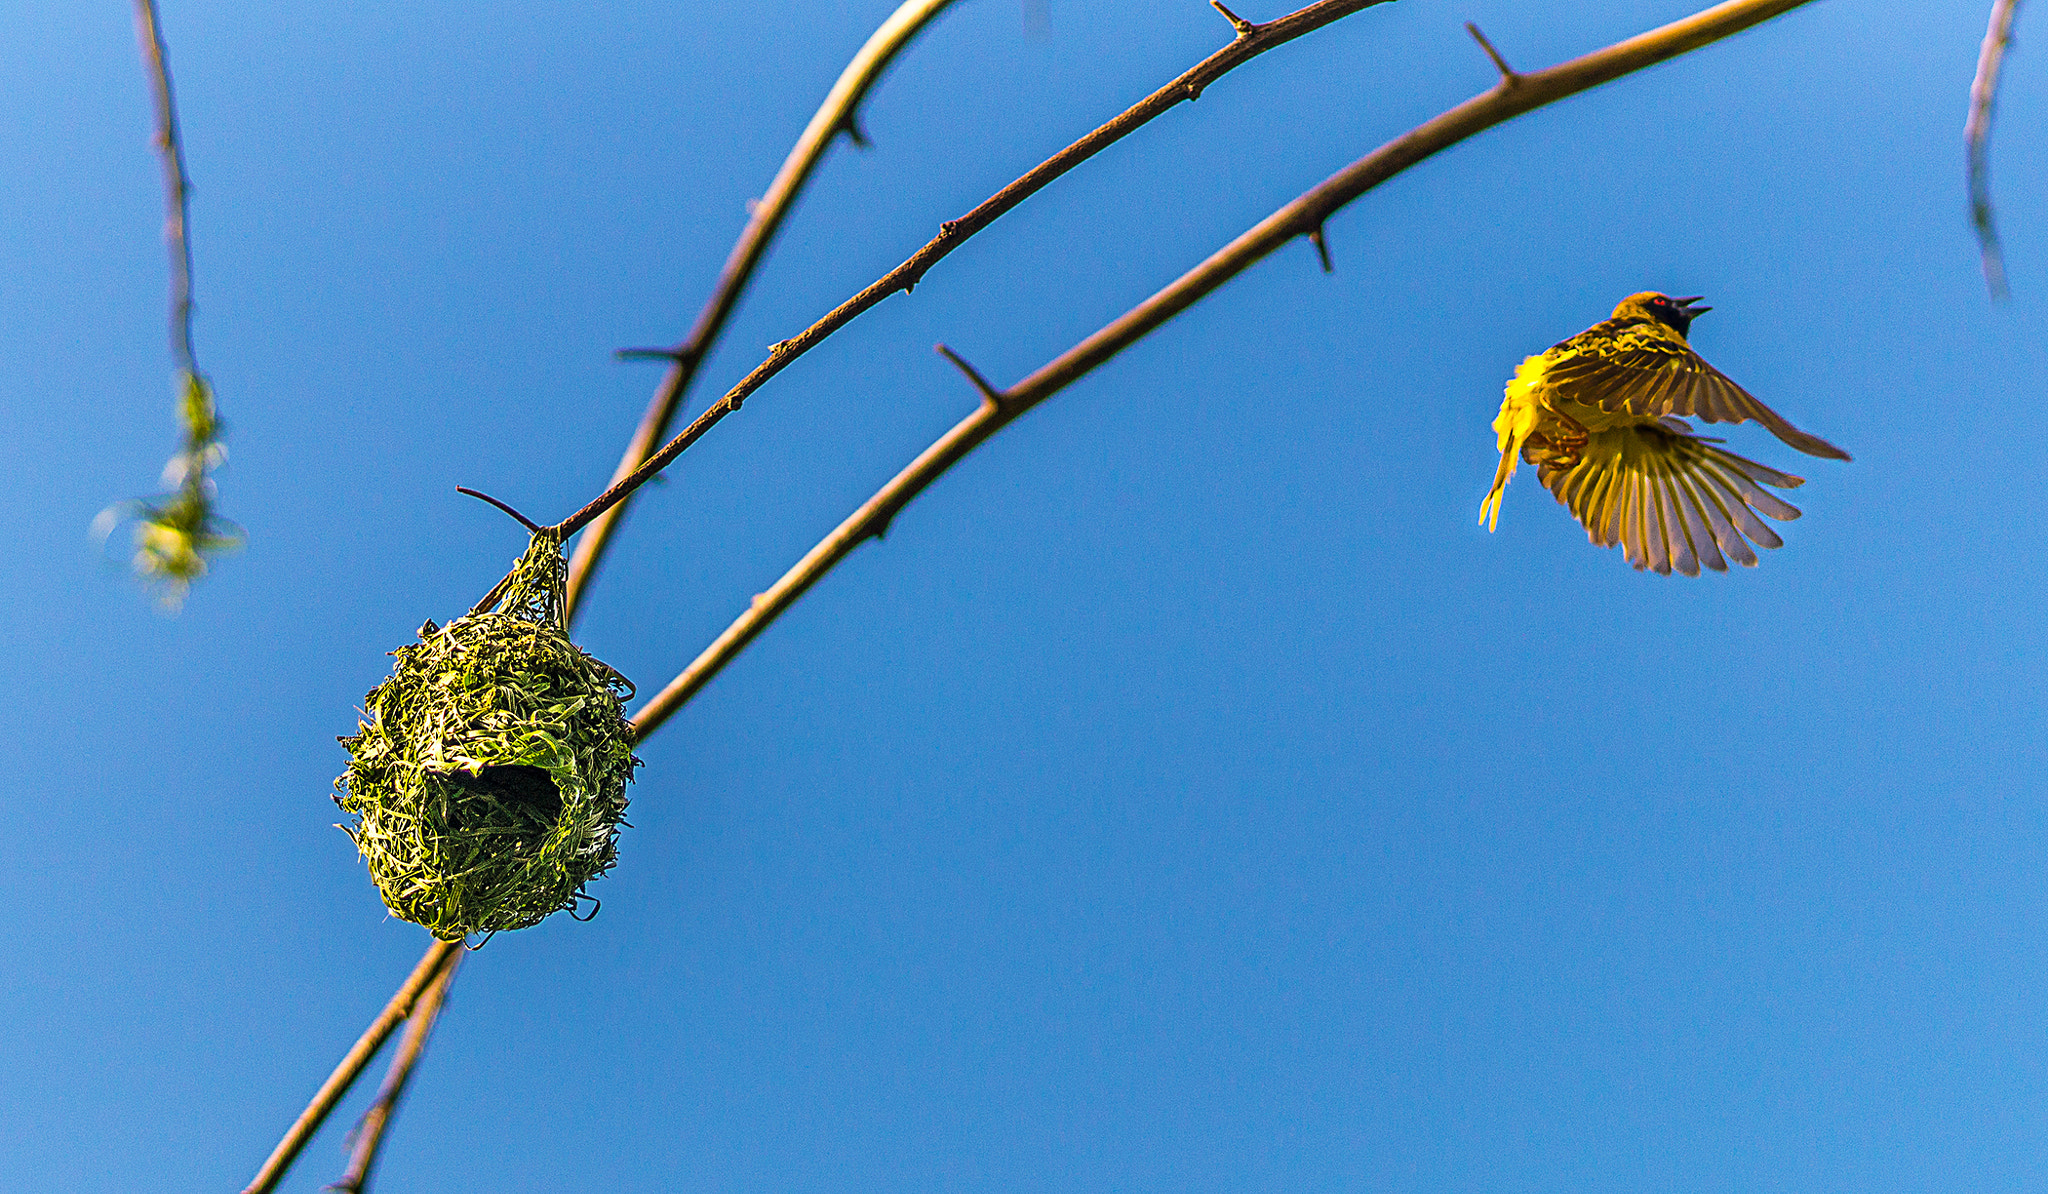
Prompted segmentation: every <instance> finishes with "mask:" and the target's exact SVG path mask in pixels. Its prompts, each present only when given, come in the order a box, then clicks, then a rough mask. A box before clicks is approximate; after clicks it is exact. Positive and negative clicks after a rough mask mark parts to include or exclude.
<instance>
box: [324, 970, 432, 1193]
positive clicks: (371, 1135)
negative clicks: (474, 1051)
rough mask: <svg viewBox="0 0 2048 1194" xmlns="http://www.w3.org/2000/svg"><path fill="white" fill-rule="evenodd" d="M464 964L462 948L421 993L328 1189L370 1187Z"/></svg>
mask: <svg viewBox="0 0 2048 1194" xmlns="http://www.w3.org/2000/svg"><path fill="white" fill-rule="evenodd" d="M461 966H462V951H461V950H457V951H456V953H455V957H454V958H453V960H451V961H450V962H449V963H448V966H447V968H446V969H445V970H443V971H441V976H440V977H439V978H437V979H435V980H434V985H433V986H431V987H428V988H427V991H426V994H424V995H422V996H420V1001H419V1004H418V1005H417V1006H416V1007H414V1008H413V1009H412V1017H411V1018H410V1019H409V1020H407V1021H406V1025H405V1036H404V1038H403V1039H401V1040H400V1041H399V1042H398V1052H397V1053H396V1054H395V1055H394V1056H393V1057H392V1058H391V1069H390V1070H389V1071H387V1072H386V1073H385V1075H384V1085H383V1086H381V1087H379V1088H378V1089H377V1099H376V1101H375V1102H373V1103H371V1104H370V1109H369V1110H368V1111H365V1112H363V1118H362V1119H361V1120H359V1121H357V1123H356V1132H355V1141H354V1143H353V1145H352V1146H351V1148H350V1150H349V1156H348V1168H347V1169H345V1170H343V1171H342V1175H341V1177H340V1178H338V1179H336V1181H335V1182H334V1184H333V1185H331V1186H328V1187H327V1188H328V1189H330V1190H338V1191H341V1192H342V1194H363V1191H364V1190H365V1189H367V1188H369V1184H370V1171H371V1169H373V1168H374V1167H375V1166H376V1164H377V1149H378V1146H379V1145H381V1144H382V1143H383V1142H384V1130H385V1129H386V1128H388V1127H390V1126H391V1120H392V1117H393V1116H395V1115H397V1114H398V1101H399V1100H400V1099H402V1098H404V1097H405V1088H406V1085H407V1084H408V1083H410V1082H411V1081H412V1075H413V1070H414V1068H415V1067H417V1066H418V1065H419V1060H420V1054H421V1053H422V1052H423V1051H424V1050H425V1049H426V1047H427V1038H428V1037H429V1036H431V1035H432V1034H433V1031H434V1021H435V1020H436V1019H438V1018H439V1017H440V1015H441V1004H442V1001H444V1000H446V999H447V998H448V988H449V987H450V986H451V985H453V984H454V982H455V972H456V971H457V970H458V969H460V968H461Z"/></svg>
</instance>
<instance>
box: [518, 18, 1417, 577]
mask: <svg viewBox="0 0 2048 1194" xmlns="http://www.w3.org/2000/svg"><path fill="white" fill-rule="evenodd" d="M1387 2H1388V0H1321V2H1320V3H1317V4H1311V5H1309V6H1308V7H1307V8H1304V9H1301V10H1300V11H1299V12H1294V13H1289V14H1288V15H1287V16H1284V17H1280V18H1279V19H1277V20H1272V21H1268V22H1266V23H1265V24H1263V25H1251V24H1250V22H1245V26H1249V28H1248V29H1247V28H1245V27H1244V26H1240V25H1238V21H1241V20H1242V18H1238V21H1233V22H1232V26H1233V27H1234V28H1236V29H1237V36H1236V37H1235V38H1234V39H1233V40H1232V41H1231V43H1230V44H1229V45H1227V46H1225V47H1223V48H1222V49H1220V50H1218V51H1216V52H1215V53H1214V54H1211V55H1209V56H1208V57H1207V58H1204V59H1202V61H1200V62H1199V63H1196V64H1195V66H1193V67H1192V68H1190V69H1189V70H1188V71H1186V72H1185V73H1183V74H1182V75H1181V76H1180V77H1179V78H1177V79H1175V80H1174V81H1173V82H1171V83H1168V84H1167V85H1166V86H1164V87H1162V88H1160V89H1159V90H1157V91H1155V92H1153V93H1152V94H1151V95H1148V96H1146V97H1145V98H1144V99H1142V100H1139V101H1138V102H1137V103H1136V104H1133V105H1132V106H1131V107H1129V108H1127V109H1125V110H1124V111H1123V113H1122V114H1120V115H1119V116H1117V117H1116V118H1115V119H1114V120H1111V121H1110V122H1109V123H1108V124H1105V125H1103V126H1102V127H1100V128H1098V129H1096V130H1095V131H1094V132H1092V133H1089V134H1088V135H1087V136H1085V137H1083V138H1081V139H1080V140H1079V141H1076V142H1074V143H1073V144H1072V145H1069V146H1067V147H1066V148H1065V149H1062V150H1060V151H1059V152H1058V153H1056V154H1054V155H1052V156H1051V157H1049V158H1047V159H1046V160H1045V161H1043V162H1041V163H1039V165H1038V166H1037V167H1035V168H1034V169H1032V170H1031V171H1030V172H1029V173H1027V174H1025V175H1024V176H1023V177H1022V178H1019V179H1018V180H1017V181H1015V182H1013V183H1011V184H1010V185H1009V186H1006V187H1004V188H1003V189H1002V190H1000V191H997V192H996V193H995V194H994V195H992V196H990V197H989V198H988V199H986V200H984V201H983V202H982V204H981V206H979V207H977V208H975V209H974V210H973V211H970V212H968V213H967V214H966V215H964V216H961V217H960V218H959V219H957V220H947V221H946V222H945V223H943V224H941V225H939V234H938V235H937V236H935V237H933V238H932V239H931V240H929V241H927V242H925V246H924V247H923V248H921V249H919V250H918V251H917V252H915V253H913V254H911V256H910V257H909V259H908V260H906V261H904V262H903V264H901V265H899V266H897V267H896V268H895V269H892V270H890V271H889V272H888V273H887V274H884V275H883V276H882V277H881V278H880V279H878V280H877V281H876V282H875V283H874V284H872V285H870V286H869V287H868V288H867V289H866V290H863V291H861V292H860V293H859V294H856V295H854V296H853V297H852V298H850V299H847V300H846V301H845V302H843V303H841V304H839V306H837V307H835V308H833V309H832V311H831V312H829V313H828V314H827V315H826V316H825V317H824V318H823V319H820V320H819V321H818V322H816V323H814V324H812V325H811V326H810V327H808V328H805V329H804V330H803V331H801V332H799V333H797V334H796V335H795V336H792V337H790V338H789V339H787V340H784V341H782V342H780V343H778V344H776V345H774V346H773V347H771V348H770V349H769V350H768V359H767V360H765V361H763V362H761V363H760V364H759V365H756V366H755V367H754V371H753V372H751V373H749V374H747V375H746V376H745V377H744V378H742V379H740V382H739V384H738V385H736V386H734V387H733V388H732V389H730V390H728V391H726V394H725V397H723V398H721V399H719V400H718V401H717V402H714V403H712V404H711V406H710V407H709V408H707V409H706V410H705V411H704V413H703V414H700V415H698V416H697V418H696V419H695V420H694V421H693V422H691V424H690V425H689V426H688V427H686V428H684V429H683V432H682V434H680V435H678V436H676V437H675V438H674V439H672V440H670V441H669V442H668V443H667V444H665V445H663V446H662V449H661V450H660V451H659V452H656V453H654V454H653V455H651V456H649V457H648V458H647V459H646V460H645V461H644V462H643V463H642V464H641V465H640V466H639V467H638V468H636V469H634V470H633V471H632V472H630V473H628V474H626V475H625V476H623V477H621V478H620V479H619V480H617V481H616V482H614V483H613V484H612V486H611V488H609V489H607V490H605V491H604V492H603V493H602V494H600V495H598V497H597V498H596V499H594V500H593V501H591V503H590V504H589V505H587V506H585V507H583V508H582V509H581V510H578V511H577V512H576V513H574V514H571V515H570V516H569V517H567V518H565V519H563V520H562V521H561V522H559V523H557V524H556V527H557V529H559V530H560V531H561V532H562V537H563V538H564V539H566V538H568V537H569V536H570V535H573V534H575V533H576V532H577V531H579V530H581V529H582V528H583V527H585V526H586V525H588V524H589V523H591V522H592V521H594V520H595V519H597V518H598V517H600V516H601V515H603V514H604V513H605V511H607V510H610V509H611V508H612V507H614V506H616V505H618V504H619V503H620V502H622V501H624V500H626V497H627V496H628V495H630V494H631V493H632V492H633V491H634V490H635V489H638V488H639V487H640V486H641V485H643V484H645V483H646V482H647V481H648V479H649V478H651V477H653V476H654V475H655V474H657V473H659V472H660V471H661V470H662V469H664V468H667V467H668V465H669V463H670V462H671V461H673V460H674V459H675V458H676V457H677V456H680V455H681V454H682V453H683V451H684V450H685V449H687V448H688V447H689V446H690V445H691V444H694V443H696V442H697V440H698V439H700V438H702V437H703V435H704V433H705V432H707V431H709V430H711V429H712V428H713V427H715V426H717V425H718V423H719V421H720V420H722V419H724V418H725V416H727V415H729V414H731V413H733V412H734V411H736V410H738V409H739V408H740V406H741V405H742V404H744V403H745V402H746V400H747V398H748V397H749V396H750V395H752V394H753V393H754V391H756V390H758V389H760V388H761V387H762V386H763V385H765V384H767V381H768V379H769V378H771V377H774V376H775V375H776V374H777V373H780V372H782V370H783V369H784V368H786V367H787V366H788V365H789V364H790V363H791V362H792V361H794V360H796V359H797V358H798V357H800V356H802V355H804V354H805V353H807V352H809V351H810V350H811V349H813V348H815V347H817V346H818V345H819V344H820V343H822V342H823V341H824V340H825V338H826V337H827V336H830V335H831V334H832V333H834V332H836V331H838V330H839V329H840V328H842V327H845V326H846V325H847V324H848V323H851V322H852V321H853V320H854V319H855V318H857V317H858V316H859V315H861V313H863V312H865V311H867V310H868V309H869V308H871V307H873V306H875V305H876V304H877V303H879V302H881V301H882V300H883V299H885V298H888V297H889V296H890V295H892V294H895V293H896V292H897V291H902V292H904V293H906V294H907V293H909V292H910V290H911V289H912V288H914V287H915V286H916V285H917V283H918V281H919V280H920V279H922V278H923V277H924V275H925V271H927V270H929V269H931V267H932V266H934V265H936V264H938V262H939V261H940V260H941V259H942V258H944V257H945V256H946V255H947V254H948V253H951V252H952V251H953V250H954V249H957V248H959V247H960V246H961V245H962V244H963V243H965V242H966V241H967V239H968V238H969V237H971V236H973V235H974V234H975V233H977V232H980V231H981V230H982V229H984V228H986V227H988V226H989V225H990V224H993V223H995V221H996V220H997V219H998V218H1000V217H1001V216H1002V215H1003V214H1004V213H1005V212H1008V211H1009V210H1010V209H1011V208H1013V207H1016V206H1017V205H1018V204H1019V203H1022V202H1023V201H1024V200H1025V199H1027V198H1029V197H1030V196H1032V195H1034V194H1036V193H1037V192H1038V191H1040V190H1042V189H1043V188H1044V187H1045V186H1046V184H1048V183H1050V182H1052V180H1054V179H1056V178H1058V177H1059V176H1060V175H1062V174H1065V173H1066V172H1067V171H1069V170H1071V169H1073V168H1074V167H1075V166H1078V165H1080V164H1081V163H1082V162H1085V161H1087V160H1088V159H1089V158H1091V157H1094V156H1095V155H1096V154H1098V153H1100V152H1102V151H1103V150H1104V149H1107V148H1108V147H1109V146H1111V145H1114V144H1116V143H1117V142H1118V141H1120V140H1122V139H1123V138H1125V137H1126V136H1129V135H1130V134H1131V133H1133V132H1135V131H1137V130H1138V129H1139V128H1141V127H1143V126H1144V125H1145V124H1146V123H1148V122H1150V121H1151V120H1152V118H1153V117H1155V116H1158V115H1159V114H1160V113H1162V112H1164V111H1166V110H1167V109H1168V108H1171V107H1173V106H1174V105H1176V104H1179V103H1181V102H1183V101H1187V100H1193V99H1197V98H1199V97H1200V96H1201V94H1202V91H1203V89H1204V88H1206V87H1208V86H1209V84H1211V83H1213V82H1215V81H1216V80H1217V79H1219V78H1221V77H1223V76H1224V75H1226V74H1228V73H1229V72H1230V71H1231V70H1232V69H1233V68H1235V67H1237V66H1240V65H1242V64H1243V63H1245V62H1248V61H1250V60H1251V59H1253V58H1256V57H1258V56H1259V55H1260V54H1263V53H1265V52H1266V51H1267V50H1270V49H1272V48H1273V47H1274V46H1278V45H1283V44H1285V43H1287V42H1290V41H1293V40H1294V39H1295V38H1297V37H1300V36H1302V35H1303V34H1305V33H1312V32H1314V31H1315V30H1317V29H1320V28H1322V27H1323V26H1325V25H1327V24H1329V23H1330V22H1332V21H1335V20H1337V19H1339V18H1340V17H1346V16H1349V15H1350V14H1352V13H1354V12H1357V11H1359V10H1360V9H1365V8H1371V7H1373V6H1374V5H1376V4H1385V3H1387Z"/></svg>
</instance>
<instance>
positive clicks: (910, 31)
mask: <svg viewBox="0 0 2048 1194" xmlns="http://www.w3.org/2000/svg"><path fill="white" fill-rule="evenodd" d="M953 2H954V0H905V3H904V4H903V5H902V6H901V7H899V8H898V9H897V10H896V11H895V13H893V14H892V15H891V16H890V17H889V19H888V20H886V21H884V22H882V25H881V27H880V28H878V29H876V30H875V32H874V33H873V35H871V36H870V37H869V38H868V40H867V42H866V44H864V45H862V46H861V48H860V52H859V53H857V54H855V55H854V56H853V61H851V62H849V63H847V64H846V69H845V70H844V71H841V72H840V74H839V81H838V82H836V83H834V84H833V85H832V90H831V91H830V92H828V93H826V95H825V102H824V103H823V104H820V105H819V107H818V111H817V114H816V115H814V116H812V117H811V122H810V124H809V125H807V126H805V128H804V131H803V135H802V136H800V137H798V138H797V142H796V145H795V146H794V147H793V148H791V149H790V151H789V156H788V157H787V158H785V159H783V163H782V169H780V170H778V171H776V174H775V181H773V182H771V183H769V184H768V193H767V194H766V195H764V196H762V198H761V201H760V202H759V203H756V204H754V205H753V208H752V213H751V215H750V216H749V218H748V220H747V227H746V230H745V231H743V232H741V233H740V238H739V240H738V241H737V242H735V243H734V244H733V247H732V252H731V253H729V254H727V256H726V259H725V267H724V268H723V269H722V270H720V271H719V274H718V286H717V287H716V288H715V289H714V290H713V291H712V292H711V297H710V298H709V299H708V300H706V301H705V303H704V309H703V310H702V311H701V312H699V313H698V315H697V322H696V324H695V325H693V326H692V327H691V328H690V334H689V335H688V336H687V337H685V338H684V339H683V342H682V343H681V344H678V345H676V346H675V347H674V348H672V349H662V350H655V351H648V350H635V349H629V350H626V351H625V352H623V353H621V354H620V355H621V356H622V357H625V358H627V359H632V358H634V357H649V356H652V357H658V358H666V359H667V360H668V362H669V366H668V371H667V373H666V374H665V375H663V377H662V379H661V385H660V386H659V387H658V388H657V389H656V390H655V391H654V397H653V398H652V399H650V400H649V401H648V403H647V413H646V414H644V415H642V416H640V426H639V427H638V428H636V429H635V430H634V432H633V439H632V442H631V443H629V444H627V446H626V454H625V456H624V457H622V458H621V459H620V461H619V467H618V470H617V472H615V473H614V474H613V476H612V480H613V482H614V483H616V482H618V481H620V480H623V479H624V478H626V477H628V476H630V475H632V472H633V470H634V469H636V468H638V467H639V466H640V463H641V462H642V461H644V460H646V459H647V455H648V453H650V452H652V451H654V446H655V445H656V444H658V443H660V442H661V437H662V436H663V435H665V434H667V432H668V425H669V423H670V422H671V421H672V420H674V418H675V415H676V411H677V409H678V408H680V407H681V406H682V403H683V396H684V394H685V393H686V392H687V391H688V390H689V388H690V382H691V381H692V380H693V379H694V378H695V377H696V375H697V367H698V366H699V365H701V364H703V363H704V358H705V357H707V356H709V355H710V354H711V346H712V344H713V343H714V342H716V341H717V339H718V335H719V333H720V332H722V331H724V330H725V323H726V320H727V319H728V318H730V317H731V315H732V312H733V309H734V308H735V307H737V306H738V305H739V301H740V295H741V293H743V292H744V291H745V290H746V287H747V283H748V281H749V280H751V279H752V277H753V274H754V267H755V266H757V265H759V264H760V262H761V256H762V254H764V253H766V252H767V251H768V243H769V242H770V241H771V240H773V239H774V237H775V233H776V230H777V229H778V228H780V227H781V226H782V220H783V217H784V216H786V215H788V214H789V210H790V208H791V207H792V206H794V205H795V203H796V199H797V196H798V194H800V193H801V192H802V191H803V188H804V184H805V183H806V182H808V181H809V180H810V177H811V173H812V171H813V170H815V169H816V168H817V166H818V163H819V162H820V161H821V160H823V158H824V156H825V150H826V149H828V148H829V147H830V146H831V144H832V139H833V138H834V137H836V136H838V135H839V134H840V133H842V132H843V133H845V134H846V135H847V138H848V139H849V140H851V141H852V142H853V143H854V144H855V145H858V146H861V147H863V148H865V147H866V145H867V137H866V136H865V135H864V134H863V133H862V132H861V131H860V124H859V121H858V109H859V107H860V102H861V100H862V99H864V98H866V96H867V93H868V90H869V89H870V88H872V87H873V86H874V85H875V82H876V81H877V80H879V79H880V78H881V77H882V71H883V70H884V69H885V68H886V67H887V66H888V65H889V63H890V62H891V61H893V60H894V59H895V57H896V55H897V53H898V52H899V51H901V50H902V49H903V48H904V47H905V46H908V45H909V44H910V41H911V39H912V38H914V37H916V36H917V35H918V33H919V31H921V30H922V29H923V28H924V27H925V26H926V25H928V24H930V23H931V21H932V19H933V18H934V17H937V16H938V15H939V13H941V12H943V11H944V10H945V9H946V8H947V7H948V6H949V5H951V4H952V3H953ZM625 514H626V508H625V503H624V501H623V500H622V501H621V502H620V503H619V504H618V506H616V507H615V508H613V509H611V510H609V511H607V512H606V513H605V514H604V515H603V516H602V517H600V518H598V519H596V521H594V522H592V523H591V525H590V533H589V534H587V535H585V536H583V538H581V539H579V540H577V543H576V552H575V554H574V555H573V556H572V557H571V558H570V560H569V590H568V592H569V596H568V603H567V612H568V616H569V619H570V621H571V623H572V624H573V623H574V621H575V618H576V614H577V612H578V611H579V610H580V609H581V607H582V604H583V593H584V590H585V589H586V588H588V587H589V585H590V582H591V580H592V579H593V578H594V577H595V575H596V571H597V566H598V564H599V563H601V562H602V561H603V559H604V553H605V548H606V547H607V546H608V545H609V544H610V543H611V537H612V532H613V531H615V530H617V529H618V523H619V520H620V519H621V518H623V517H625Z"/></svg>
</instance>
